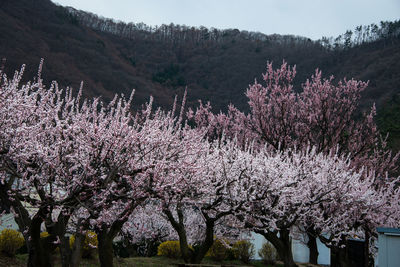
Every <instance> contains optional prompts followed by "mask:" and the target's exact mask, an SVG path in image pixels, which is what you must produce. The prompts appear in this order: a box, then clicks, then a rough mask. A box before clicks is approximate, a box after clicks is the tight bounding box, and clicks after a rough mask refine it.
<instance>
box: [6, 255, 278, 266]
mask: <svg viewBox="0 0 400 267" xmlns="http://www.w3.org/2000/svg"><path fill="white" fill-rule="evenodd" d="M27 259H28V255H27V254H18V255H16V256H15V257H14V258H9V257H6V256H4V255H0V267H25V266H26V262H27ZM179 263H183V261H182V260H174V259H168V258H165V257H159V256H157V257H151V258H146V257H133V258H118V259H117V258H115V261H114V266H115V267H157V266H162V267H176V266H177V265H178V264H179ZM202 263H203V264H210V265H211V264H212V265H216V266H220V265H221V263H218V262H215V261H212V260H211V259H207V258H206V259H204V260H203V262H202ZM223 265H225V266H226V265H228V266H229V265H234V266H242V267H244V266H255V267H265V265H264V264H263V263H262V262H261V261H252V262H251V263H250V264H243V263H241V262H240V261H224V262H223ZM59 266H61V263H60V260H59V258H56V265H55V267H59ZM81 266H82V267H97V266H99V264H98V259H97V258H95V259H83V260H82V262H81ZM277 266H282V265H277Z"/></svg>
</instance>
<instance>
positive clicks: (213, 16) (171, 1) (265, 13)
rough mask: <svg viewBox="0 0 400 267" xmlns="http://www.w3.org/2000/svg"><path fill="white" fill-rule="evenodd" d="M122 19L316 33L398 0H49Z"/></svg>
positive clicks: (389, 11) (398, 14)
mask: <svg viewBox="0 0 400 267" xmlns="http://www.w3.org/2000/svg"><path fill="white" fill-rule="evenodd" d="M53 1H54V2H56V3H59V4H61V5H65V6H72V7H74V8H77V9H81V10H85V11H90V12H93V13H95V14H97V15H101V16H104V17H107V18H113V19H116V20H122V21H125V22H144V23H146V24H148V25H161V24H169V23H171V22H172V23H174V24H185V25H188V26H201V25H203V26H206V27H208V28H210V27H214V28H219V29H227V28H236V29H239V30H248V31H259V32H262V33H265V34H272V33H279V34H294V35H302V36H306V37H309V38H311V39H315V40H316V39H319V38H321V37H322V36H337V35H339V34H342V33H344V32H345V31H346V30H347V29H351V30H353V29H354V28H355V27H356V26H358V25H367V24H371V23H379V22H380V21H381V20H397V19H400V0H112V1H111V0H53Z"/></svg>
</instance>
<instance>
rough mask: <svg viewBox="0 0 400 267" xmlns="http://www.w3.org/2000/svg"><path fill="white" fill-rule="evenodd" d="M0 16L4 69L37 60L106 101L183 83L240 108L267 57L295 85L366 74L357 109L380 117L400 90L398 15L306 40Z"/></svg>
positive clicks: (46, 11)
mask: <svg viewBox="0 0 400 267" xmlns="http://www.w3.org/2000/svg"><path fill="white" fill-rule="evenodd" d="M0 17H1V18H2V19H1V23H0V57H1V58H5V59H6V63H5V65H4V67H5V72H6V73H8V74H10V73H11V72H13V71H14V70H15V69H19V68H20V66H21V65H22V64H27V73H26V74H25V78H26V79H31V78H32V77H33V76H34V75H35V73H36V72H37V67H38V65H39V62H40V58H44V59H45V64H44V70H43V76H44V78H45V81H49V80H57V81H58V82H59V83H60V84H61V85H62V86H66V85H70V86H72V87H74V88H77V87H79V84H80V82H81V81H84V94H86V95H87V96H100V95H101V96H102V97H103V98H104V99H106V100H109V99H111V98H112V96H113V95H114V94H115V93H124V94H129V93H130V91H131V90H132V89H133V88H134V89H136V100H135V104H136V105H139V104H141V103H143V102H144V101H146V100H147V99H148V97H149V96H150V95H153V96H154V97H155V102H156V104H158V105H161V106H164V107H165V106H169V105H171V103H172V101H173V98H174V96H175V95H176V94H182V92H183V90H184V88H185V87H186V86H187V88H188V100H189V105H195V104H196V101H197V99H202V100H204V101H211V102H212V103H213V107H214V108H215V109H216V110H219V109H225V108H226V106H227V104H229V103H231V102H232V103H234V104H235V105H236V106H238V107H239V108H240V109H243V110H246V108H247V103H246V98H245V96H244V92H245V90H246V88H247V87H248V85H249V84H250V83H253V82H254V79H255V78H258V80H261V79H260V77H261V73H263V72H265V67H266V64H267V61H273V62H275V63H276V65H279V64H280V63H281V62H282V61H283V60H286V61H287V62H288V63H289V64H292V65H294V64H295V65H297V70H298V73H297V76H296V79H295V81H294V84H295V86H296V89H298V90H301V83H303V82H304V81H305V80H306V79H307V78H309V77H310V75H311V74H312V73H314V70H315V68H320V69H321V70H322V72H323V74H325V75H331V74H332V75H335V77H337V78H343V77H349V78H350V77H354V78H356V79H360V80H364V81H366V80H369V81H370V82H369V86H368V88H367V90H366V91H365V93H364V98H363V105H362V106H363V107H367V106H370V105H371V104H372V103H373V102H376V103H377V106H378V114H380V113H382V114H383V113H387V112H389V113H390V114H393V112H397V109H393V108H391V107H392V106H393V105H396V103H397V102H398V100H396V99H398V98H397V97H396V95H397V94H398V93H399V92H400V76H399V73H400V46H399V44H400V38H399V36H400V35H399V33H400V31H399V29H400V23H399V21H396V22H383V23H381V24H380V25H375V24H372V25H367V26H363V27H357V28H356V29H355V30H354V32H352V31H347V32H346V33H345V34H343V35H342V36H338V37H335V38H333V37H332V38H327V37H323V38H322V37H321V40H318V41H312V40H310V39H308V38H306V37H300V36H287V35H285V36H282V35H278V34H274V35H265V34H262V33H255V32H247V31H239V30H237V29H226V30H221V29H213V28H212V29H207V28H204V27H200V28H194V27H190V26H184V25H174V24H170V25H161V26H153V27H151V26H148V25H146V24H143V23H130V24H125V23H122V22H116V21H113V20H110V19H105V18H100V17H98V16H96V15H94V14H91V13H87V12H83V11H78V10H75V9H73V8H65V7H61V6H57V5H56V4H54V3H52V2H51V1H50V0H3V1H1V2H0ZM389 102H390V103H389ZM387 103H389V104H387ZM384 106H387V107H390V108H386V109H384ZM396 117H397V116H393V118H396ZM388 118H389V121H388ZM379 121H380V122H381V124H380V125H381V126H382V127H383V128H382V129H383V130H384V131H386V130H388V129H389V128H390V130H392V129H397V128H396V127H397V125H398V124H397V123H396V122H395V121H394V120H390V116H386V118H385V119H382V118H380V120H379ZM395 134H396V133H394V135H395Z"/></svg>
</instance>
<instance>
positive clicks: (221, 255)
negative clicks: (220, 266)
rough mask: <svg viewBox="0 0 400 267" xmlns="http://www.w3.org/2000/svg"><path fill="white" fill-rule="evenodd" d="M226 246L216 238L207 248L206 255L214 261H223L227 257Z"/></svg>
mask: <svg viewBox="0 0 400 267" xmlns="http://www.w3.org/2000/svg"><path fill="white" fill-rule="evenodd" d="M227 252H228V248H227V247H226V246H225V244H224V242H223V241H221V240H219V239H216V240H214V243H213V245H212V246H211V248H210V249H209V250H208V252H207V255H206V256H208V257H210V258H212V259H214V260H216V261H223V260H225V259H226V258H227Z"/></svg>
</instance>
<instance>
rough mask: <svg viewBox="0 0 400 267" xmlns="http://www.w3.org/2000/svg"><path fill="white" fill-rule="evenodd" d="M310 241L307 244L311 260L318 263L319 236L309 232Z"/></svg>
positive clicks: (312, 262)
mask: <svg viewBox="0 0 400 267" xmlns="http://www.w3.org/2000/svg"><path fill="white" fill-rule="evenodd" d="M307 237H308V241H307V246H308V249H309V251H310V256H309V262H310V263H311V264H318V255H319V252H318V246H317V238H316V237H315V235H313V234H310V233H307Z"/></svg>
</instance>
